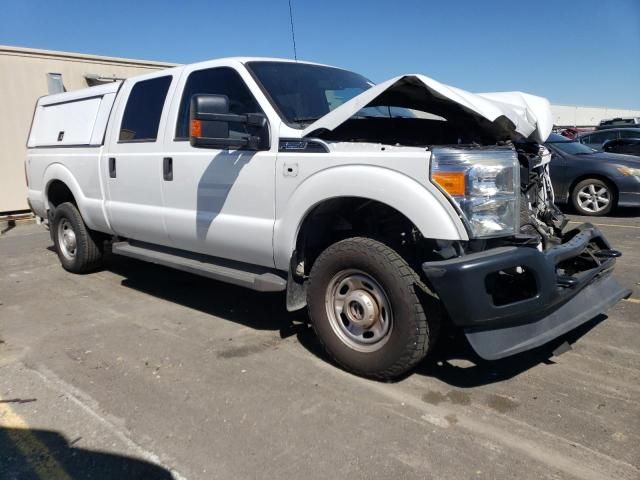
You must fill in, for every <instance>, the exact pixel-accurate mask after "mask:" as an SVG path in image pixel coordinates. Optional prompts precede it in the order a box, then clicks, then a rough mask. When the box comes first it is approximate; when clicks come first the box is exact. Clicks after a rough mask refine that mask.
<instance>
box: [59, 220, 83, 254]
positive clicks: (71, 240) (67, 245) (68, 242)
mask: <svg viewBox="0 0 640 480" xmlns="http://www.w3.org/2000/svg"><path fill="white" fill-rule="evenodd" d="M58 246H59V247H60V251H61V252H62V255H64V257H65V258H67V259H69V260H73V259H74V258H75V256H76V249H77V248H78V243H77V240H76V232H74V230H73V226H72V225H71V222H69V220H67V219H66V218H63V219H62V220H60V223H58Z"/></svg>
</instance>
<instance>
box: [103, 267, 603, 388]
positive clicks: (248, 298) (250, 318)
mask: <svg viewBox="0 0 640 480" xmlns="http://www.w3.org/2000/svg"><path fill="white" fill-rule="evenodd" d="M108 265H109V266H108V269H109V270H110V271H112V272H114V273H116V274H118V275H120V276H122V277H123V280H122V286H124V287H128V288H133V289H135V290H137V291H140V292H143V293H146V294H148V295H152V296H154V297H157V298H161V299H163V300H167V301H170V302H174V303H178V304H180V305H183V306H185V307H188V308H193V309H195V310H199V311H201V312H203V313H206V314H209V315H214V316H216V317H220V318H223V319H225V320H229V321H232V322H236V323H239V324H241V325H244V326H247V327H249V328H254V329H257V330H273V331H278V332H279V334H280V337H281V338H287V337H289V336H292V335H296V336H297V339H298V341H299V342H300V344H301V345H302V346H304V347H305V348H306V349H307V350H308V351H309V352H311V353H312V354H314V355H316V356H317V357H319V358H321V359H322V360H324V361H326V362H328V363H333V362H332V360H331V359H330V358H329V357H328V355H326V353H325V352H324V350H323V348H322V346H321V345H320V343H319V342H318V340H317V338H316V337H315V335H314V333H313V331H312V330H311V328H310V326H309V318H308V315H307V312H306V310H301V311H297V312H287V310H286V300H285V296H284V294H281V293H271V294H268V293H260V292H254V291H251V290H247V289H244V288H241V287H236V286H234V285H229V284H226V283H222V282H216V281H214V280H210V279H207V278H203V277H198V276H196V275H192V274H189V273H185V272H181V271H177V270H173V269H170V268H166V267H162V266H158V265H153V264H148V263H144V262H140V261H137V260H133V259H129V258H124V257H116V256H114V257H112V258H111V259H110V261H109V264H108ZM605 318H606V316H604V315H601V316H599V317H596V318H594V319H593V320H591V321H589V322H587V323H585V324H583V325H582V326H580V327H578V328H577V329H575V330H573V331H572V332H570V333H569V334H567V335H564V336H562V337H560V338H558V339H556V340H554V341H553V342H550V343H549V344H547V345H545V346H543V347H540V348H537V349H535V350H532V351H529V352H525V353H522V354H518V355H514V356H512V357H509V358H506V359H503V360H498V361H491V362H489V361H484V360H482V359H481V358H479V357H478V356H477V355H476V354H475V352H473V350H472V349H471V347H470V346H469V344H468V342H467V340H466V338H465V337H464V335H463V333H462V332H461V331H460V330H459V329H455V328H444V329H443V331H442V332H441V334H440V338H439V341H438V343H437V344H436V347H435V349H434V351H432V352H431V353H430V354H429V355H428V357H427V358H426V359H425V360H424V361H423V362H422V363H421V364H420V365H419V366H418V367H417V368H415V369H414V370H413V371H412V372H410V373H409V375H424V376H428V377H433V378H437V379H438V380H440V381H442V382H445V383H447V384H449V385H451V386H455V387H458V388H471V387H477V386H481V385H487V384H491V383H496V382H501V381H504V380H507V379H510V378H513V377H515V376H517V375H519V374H521V373H522V372H525V371H526V370H529V369H530V368H533V367H535V366H537V365H540V364H553V363H554V361H553V358H552V357H553V355H554V351H556V352H557V350H556V349H558V347H559V346H561V345H563V344H565V343H568V344H572V343H575V342H576V341H577V340H578V339H579V338H580V337H582V336H583V335H585V334H586V333H587V332H588V331H589V330H591V329H592V328H593V327H595V326H596V325H597V324H598V323H600V322H601V321H602V320H604V319H605ZM558 350H561V349H558Z"/></svg>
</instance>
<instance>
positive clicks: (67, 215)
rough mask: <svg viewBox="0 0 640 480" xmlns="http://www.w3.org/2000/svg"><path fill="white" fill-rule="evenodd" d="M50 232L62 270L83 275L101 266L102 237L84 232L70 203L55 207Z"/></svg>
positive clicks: (82, 224) (79, 216)
mask: <svg viewBox="0 0 640 480" xmlns="http://www.w3.org/2000/svg"><path fill="white" fill-rule="evenodd" d="M51 232H52V236H53V242H54V245H55V247H56V252H57V253H58V258H59V259H60V263H62V266H63V267H64V269H65V270H68V271H70V272H73V273H86V272H90V271H92V270H95V269H96V268H98V267H99V266H100V264H101V261H102V241H101V236H100V235H99V234H98V233H96V232H92V231H91V230H89V229H88V228H87V226H86V225H85V223H84V221H83V220H82V216H81V215H80V212H79V211H78V209H77V208H76V206H75V205H74V204H73V203H70V202H66V203H62V204H61V205H58V206H57V207H56V209H55V213H54V215H53V225H52V226H51Z"/></svg>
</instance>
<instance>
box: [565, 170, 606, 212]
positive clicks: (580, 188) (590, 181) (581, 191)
mask: <svg viewBox="0 0 640 480" xmlns="http://www.w3.org/2000/svg"><path fill="white" fill-rule="evenodd" d="M592 187H593V188H592ZM603 189H604V190H603ZM585 190H586V192H585ZM589 190H591V192H605V193H603V194H602V195H598V196H597V198H606V199H607V200H608V203H607V204H606V205H604V206H602V204H601V202H600V200H598V201H597V202H595V203H594V199H587V200H586V202H587V203H585V199H584V198H581V197H580V196H581V195H586V194H588V192H589ZM616 200H617V197H616V191H615V189H614V188H613V186H612V185H611V184H610V183H609V182H607V181H605V180H601V179H599V178H586V179H584V180H582V181H580V182H578V184H577V185H576V186H575V187H573V190H572V191H571V204H572V205H573V208H575V209H576V212H578V213H579V214H580V215H586V216H589V217H601V216H603V215H607V214H609V213H610V212H611V210H613V208H614V207H615V204H616Z"/></svg>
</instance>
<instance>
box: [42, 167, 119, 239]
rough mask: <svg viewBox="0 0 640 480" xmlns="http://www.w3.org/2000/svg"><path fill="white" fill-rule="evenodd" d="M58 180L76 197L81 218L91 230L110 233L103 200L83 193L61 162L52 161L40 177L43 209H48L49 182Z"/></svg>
mask: <svg viewBox="0 0 640 480" xmlns="http://www.w3.org/2000/svg"><path fill="white" fill-rule="evenodd" d="M54 180H59V181H61V182H63V183H64V184H65V185H66V186H67V187H68V188H69V190H71V193H72V194H73V197H74V198H75V199H76V204H77V206H78V210H79V211H80V215H82V219H83V220H84V222H85V223H86V224H87V227H89V228H90V229H92V230H98V231H101V232H105V233H111V228H110V226H109V224H108V222H107V219H106V217H105V216H104V210H103V208H102V207H103V200H102V199H97V198H88V197H86V196H85V195H84V193H83V191H82V188H81V187H80V184H79V183H78V181H77V180H76V178H75V177H74V175H73V174H72V173H71V171H70V170H69V169H68V168H67V167H65V166H64V165H62V164H61V163H52V164H50V165H49V166H47V168H46V169H45V171H44V175H43V178H42V185H43V189H42V198H43V201H44V208H45V211H46V210H49V198H48V191H49V186H50V185H51V182H53V181H54Z"/></svg>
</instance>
